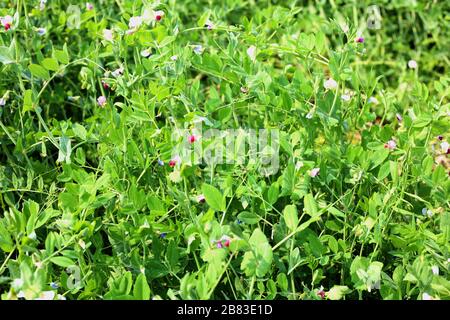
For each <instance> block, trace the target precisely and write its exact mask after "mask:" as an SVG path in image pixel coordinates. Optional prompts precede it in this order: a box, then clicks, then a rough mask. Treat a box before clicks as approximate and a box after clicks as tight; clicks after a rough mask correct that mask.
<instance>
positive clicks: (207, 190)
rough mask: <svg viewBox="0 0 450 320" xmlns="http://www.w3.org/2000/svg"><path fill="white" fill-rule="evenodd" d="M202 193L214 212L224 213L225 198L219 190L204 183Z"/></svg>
mask: <svg viewBox="0 0 450 320" xmlns="http://www.w3.org/2000/svg"><path fill="white" fill-rule="evenodd" d="M202 192H203V195H204V196H205V200H206V202H207V203H208V204H209V206H210V207H211V208H212V209H213V210H216V211H222V212H223V211H225V210H226V202H225V196H224V195H222V193H220V191H219V190H217V189H216V188H215V187H213V186H211V185H209V184H206V183H204V184H203V185H202Z"/></svg>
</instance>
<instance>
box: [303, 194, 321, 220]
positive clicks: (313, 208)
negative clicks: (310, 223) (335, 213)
mask: <svg viewBox="0 0 450 320" xmlns="http://www.w3.org/2000/svg"><path fill="white" fill-rule="evenodd" d="M303 204H304V206H305V212H306V213H307V214H309V215H310V216H311V217H314V216H316V215H317V214H318V211H317V203H316V199H314V197H313V195H312V194H311V193H308V194H307V195H306V196H305V198H304V199H303Z"/></svg>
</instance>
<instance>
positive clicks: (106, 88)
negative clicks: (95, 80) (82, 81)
mask: <svg viewBox="0 0 450 320" xmlns="http://www.w3.org/2000/svg"><path fill="white" fill-rule="evenodd" d="M102 86H103V89H105V90H108V89H109V88H110V86H109V84H108V83H106V81H105V80H102Z"/></svg>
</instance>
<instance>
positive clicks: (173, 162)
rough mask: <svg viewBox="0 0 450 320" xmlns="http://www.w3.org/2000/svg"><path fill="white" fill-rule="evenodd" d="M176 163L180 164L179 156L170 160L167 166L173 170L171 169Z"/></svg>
mask: <svg viewBox="0 0 450 320" xmlns="http://www.w3.org/2000/svg"><path fill="white" fill-rule="evenodd" d="M178 162H181V159H180V157H179V156H175V157H173V158H172V160H170V161H169V166H170V167H171V168H173V167H175V165H176V164H177V163H178Z"/></svg>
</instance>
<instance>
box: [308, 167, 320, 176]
mask: <svg viewBox="0 0 450 320" xmlns="http://www.w3.org/2000/svg"><path fill="white" fill-rule="evenodd" d="M319 171H320V168H313V169H311V171H310V172H309V176H310V177H311V178H314V177H316V176H317V175H318V174H319Z"/></svg>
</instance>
